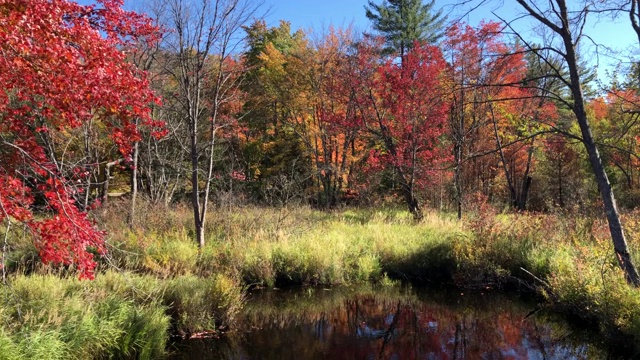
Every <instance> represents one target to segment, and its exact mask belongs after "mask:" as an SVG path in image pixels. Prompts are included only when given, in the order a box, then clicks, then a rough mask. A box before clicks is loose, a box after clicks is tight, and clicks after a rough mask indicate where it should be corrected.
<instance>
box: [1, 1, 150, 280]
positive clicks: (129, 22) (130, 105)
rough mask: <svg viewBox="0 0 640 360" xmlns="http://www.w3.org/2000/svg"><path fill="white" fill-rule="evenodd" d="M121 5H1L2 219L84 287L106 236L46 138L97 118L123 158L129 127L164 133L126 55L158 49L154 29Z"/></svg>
mask: <svg viewBox="0 0 640 360" xmlns="http://www.w3.org/2000/svg"><path fill="white" fill-rule="evenodd" d="M122 4H123V2H122V0H99V1H98V4H97V5H90V6H82V5H78V4H76V3H74V2H70V1H67V0H0V83H1V84H2V90H0V144H1V145H0V220H2V221H4V222H5V224H9V223H10V222H19V223H22V224H24V225H25V226H26V228H27V229H29V230H30V232H31V233H32V234H33V235H34V239H35V245H36V246H37V248H38V249H39V251H40V257H41V259H42V261H43V262H45V263H49V262H53V263H59V264H64V265H72V266H75V267H77V269H78V271H79V273H80V277H81V278H92V277H93V270H94V268H95V265H96V264H95V261H94V259H93V255H92V253H91V250H92V249H94V250H95V251H97V253H104V252H105V248H104V233H103V232H101V231H100V230H98V229H97V228H96V227H95V225H94V223H93V222H92V221H91V220H90V219H89V218H88V217H87V214H86V213H85V212H83V211H81V210H80V209H79V208H78V207H77V206H76V205H75V202H74V200H73V195H74V194H73V190H72V189H73V188H72V187H71V186H70V185H71V181H72V180H71V179H69V178H66V177H65V176H64V175H63V173H62V171H61V170H62V166H68V165H67V164H63V163H61V160H60V159H58V158H57V157H56V155H55V151H56V150H55V149H54V148H53V147H52V146H50V145H51V144H50V143H49V142H48V141H49V140H50V137H49V136H48V134H49V133H50V132H56V133H65V132H66V131H68V130H71V129H74V128H77V127H79V126H81V125H82V124H83V123H85V122H87V121H88V120H90V119H96V118H99V119H100V121H102V122H103V123H104V126H105V127H106V128H107V129H109V133H110V135H111V138H112V140H113V142H114V143H115V144H116V145H117V146H118V148H119V150H120V152H121V153H122V154H123V155H124V156H125V157H127V156H129V155H130V152H131V144H132V143H133V142H134V141H136V140H138V139H139V138H140V134H139V132H138V129H137V127H136V125H135V121H134V120H135V119H140V120H141V122H140V123H142V124H146V125H151V126H158V125H160V124H157V123H154V122H153V121H152V120H151V118H150V117H149V111H148V106H149V104H151V103H152V102H154V101H156V99H155V98H154V95H153V93H152V92H151V90H150V89H149V86H148V83H147V81H146V78H145V74H144V73H143V72H141V71H139V70H138V69H136V68H135V67H134V66H132V65H131V64H129V63H128V62H127V61H126V57H127V53H126V51H124V50H123V49H126V48H131V47H130V46H129V45H131V44H132V43H133V42H135V41H137V40H140V39H144V40H145V41H154V40H155V37H156V30H157V29H156V28H155V27H154V26H152V24H151V23H150V21H149V20H148V19H147V18H145V17H143V16H142V15H138V14H136V13H133V12H128V11H124V10H123V9H122ZM86 165H87V164H74V165H73V166H76V167H77V169H78V171H77V172H78V173H81V172H82V168H83V166H86ZM36 197H37V198H38V204H39V205H40V206H41V211H39V214H38V216H34V210H33V209H34V202H35V199H36Z"/></svg>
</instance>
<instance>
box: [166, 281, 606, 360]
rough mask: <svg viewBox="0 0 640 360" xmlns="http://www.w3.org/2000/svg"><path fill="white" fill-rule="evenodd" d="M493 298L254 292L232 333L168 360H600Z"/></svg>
mask: <svg viewBox="0 0 640 360" xmlns="http://www.w3.org/2000/svg"><path fill="white" fill-rule="evenodd" d="M535 308H536V306H535V303H532V302H529V301H525V300H522V299H519V298H518V297H517V296H514V295H508V296H507V295H503V294H498V293H495V292H486V293H483V292H473V293H465V292H460V291H459V290H458V291H441V290H438V291H435V290H432V289H431V290H427V289H413V288H402V289H401V288H393V287H391V288H389V287H383V288H379V289H372V288H367V289H362V288H358V289H356V288H332V289H298V290H287V291H284V290H270V291H254V292H252V293H251V294H250V295H249V297H248V301H247V304H246V306H245V309H244V310H243V311H242V313H241V314H239V316H238V322H237V324H236V325H235V326H234V327H235V329H234V330H233V331H230V332H228V333H227V334H225V335H223V336H222V337H221V338H219V339H198V340H188V341H184V342H182V343H180V344H177V345H176V348H175V350H174V354H173V355H172V357H171V359H247V360H248V359H278V360H280V359H323V360H328V359H398V360H403V359H434V360H435V359H452V360H453V359H605V358H609V356H608V355H607V354H606V353H605V352H603V351H602V350H601V349H600V347H599V346H597V345H596V344H594V343H593V342H590V341H588V340H587V336H586V335H585V334H586V332H584V331H582V330H579V329H575V328H572V327H571V326H569V325H568V324H566V323H564V322H562V321H559V320H557V319H553V318H552V317H551V316H549V315H546V314H545V313H544V312H543V311H540V312H534V313H533V314H531V313H532V311H533V310H535Z"/></svg>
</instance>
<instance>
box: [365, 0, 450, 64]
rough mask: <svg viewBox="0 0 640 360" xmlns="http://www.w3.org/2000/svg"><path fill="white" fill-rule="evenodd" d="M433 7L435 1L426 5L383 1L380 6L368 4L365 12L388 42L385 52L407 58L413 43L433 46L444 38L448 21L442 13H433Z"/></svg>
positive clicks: (412, 0)
mask: <svg viewBox="0 0 640 360" xmlns="http://www.w3.org/2000/svg"><path fill="white" fill-rule="evenodd" d="M434 3H435V0H431V1H430V2H429V3H427V4H423V3H422V0H384V1H383V3H382V4H379V5H378V4H375V3H374V2H373V1H369V6H366V5H365V10H366V16H367V18H368V19H369V20H371V21H372V22H373V28H374V29H375V30H377V31H379V32H380V33H382V34H383V35H384V37H385V38H386V40H387V49H386V51H389V52H394V51H395V52H397V53H398V54H399V55H400V57H401V58H404V55H405V54H406V53H407V50H409V49H411V48H412V47H413V43H414V41H416V40H417V41H419V42H425V43H428V44H433V43H435V42H437V41H438V40H439V39H440V38H441V37H442V35H443V31H442V26H443V24H444V22H445V20H446V18H445V17H443V16H442V10H440V11H438V12H435V13H432V8H433V5H434Z"/></svg>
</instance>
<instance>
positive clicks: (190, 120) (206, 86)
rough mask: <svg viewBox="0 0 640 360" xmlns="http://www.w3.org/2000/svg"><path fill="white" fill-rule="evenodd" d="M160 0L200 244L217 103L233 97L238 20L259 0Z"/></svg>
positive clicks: (219, 121)
mask: <svg viewBox="0 0 640 360" xmlns="http://www.w3.org/2000/svg"><path fill="white" fill-rule="evenodd" d="M157 1H159V2H161V4H162V5H163V6H164V14H165V17H164V19H163V20H164V21H163V25H164V27H166V28H167V29H168V30H170V31H171V32H172V36H169V37H168V39H167V41H165V44H164V46H165V47H166V50H167V51H168V52H169V53H171V54H172V55H173V56H174V57H173V60H174V61H173V62H169V63H168V64H167V67H166V69H165V70H166V71H167V73H168V74H169V75H170V76H171V77H172V78H173V79H174V81H175V82H176V83H177V91H176V93H175V98H176V99H175V101H176V103H177V104H179V108H180V110H181V116H182V117H183V119H184V122H185V123H186V127H187V129H188V131H187V133H188V139H186V141H185V142H184V143H183V144H182V146H183V147H184V149H185V151H186V152H187V153H188V154H189V156H188V157H189V161H190V164H191V170H190V182H191V188H192V189H191V190H192V193H191V204H192V208H193V216H194V225H195V235H196V241H197V242H198V244H199V246H200V247H202V246H204V244H205V233H204V226H205V222H206V216H207V207H208V203H209V196H210V193H211V190H212V189H211V187H212V180H213V175H214V174H213V171H214V166H215V161H214V159H215V156H214V152H215V151H214V150H215V146H216V139H217V136H218V135H219V131H220V130H221V129H222V128H224V127H225V126H227V123H226V120H227V118H226V117H224V116H222V109H223V108H224V107H225V105H227V104H229V103H230V102H231V101H233V96H235V95H234V94H236V93H237V91H236V90H237V89H238V86H239V84H238V79H239V77H238V76H235V75H236V74H233V71H232V70H229V69H228V64H229V63H230V62H232V61H233V57H234V56H235V54H237V53H238V51H239V47H240V46H241V45H242V38H241V33H242V26H243V25H245V24H246V23H247V22H248V21H249V20H251V18H252V17H253V16H254V14H255V13H256V11H257V9H258V8H259V6H260V5H261V4H262V1H261V0H157Z"/></svg>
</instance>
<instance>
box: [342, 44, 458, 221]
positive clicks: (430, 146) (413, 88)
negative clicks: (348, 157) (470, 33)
mask: <svg viewBox="0 0 640 360" xmlns="http://www.w3.org/2000/svg"><path fill="white" fill-rule="evenodd" d="M380 52H381V51H380V40H374V41H371V42H369V43H366V42H365V43H362V44H360V47H359V49H358V53H357V54H356V57H355V59H356V65H355V66H354V67H353V73H352V75H351V76H350V79H351V83H352V89H353V90H352V91H353V94H354V95H353V98H354V101H355V102H356V103H357V109H358V114H359V116H358V117H356V121H355V123H357V124H361V126H363V127H364V128H365V129H366V130H367V131H368V132H369V133H370V134H371V135H373V137H374V141H377V142H379V145H377V146H374V147H373V149H372V150H371V152H370V155H369V157H368V162H369V165H370V166H371V167H372V168H382V167H388V168H389V169H391V170H393V172H394V173H395V175H396V179H397V181H398V187H399V190H400V193H401V194H402V196H403V197H404V199H405V202H406V203H407V205H408V207H409V210H410V211H411V213H412V214H413V215H414V217H415V218H416V219H420V218H421V217H422V211H421V209H420V205H419V201H418V196H417V190H420V189H423V188H424V187H425V186H427V185H428V184H430V183H431V180H432V175H433V173H434V172H435V168H437V163H438V162H440V161H441V160H443V156H444V153H445V152H446V151H443V150H444V149H445V145H444V144H443V143H442V141H441V140H442V136H443V134H444V130H445V124H446V119H447V110H448V107H449V104H448V102H449V99H448V98H449V97H448V95H447V91H446V88H445V86H444V83H445V74H446V70H447V64H446V62H445V60H444V58H443V56H442V52H441V51H440V49H439V48H438V47H436V46H432V45H426V44H419V43H416V44H415V46H414V47H413V48H412V49H411V51H410V52H408V53H407V54H405V55H404V57H403V58H402V61H398V60H397V59H396V58H393V57H391V58H387V59H384V61H380V59H379V56H378V54H380Z"/></svg>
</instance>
